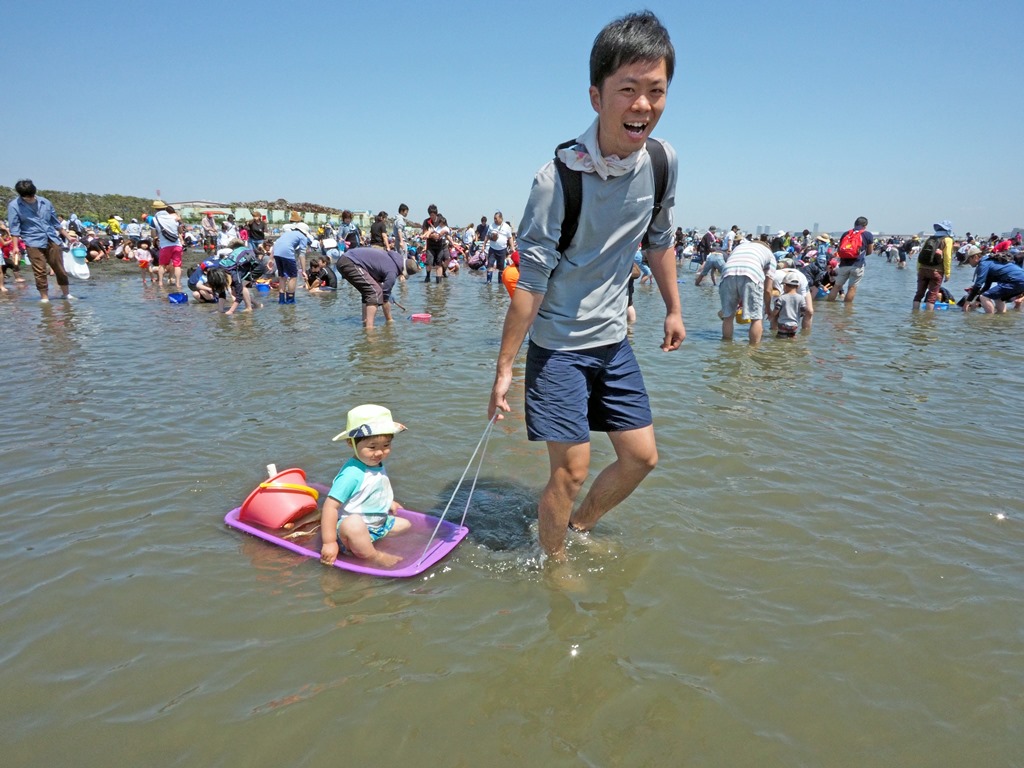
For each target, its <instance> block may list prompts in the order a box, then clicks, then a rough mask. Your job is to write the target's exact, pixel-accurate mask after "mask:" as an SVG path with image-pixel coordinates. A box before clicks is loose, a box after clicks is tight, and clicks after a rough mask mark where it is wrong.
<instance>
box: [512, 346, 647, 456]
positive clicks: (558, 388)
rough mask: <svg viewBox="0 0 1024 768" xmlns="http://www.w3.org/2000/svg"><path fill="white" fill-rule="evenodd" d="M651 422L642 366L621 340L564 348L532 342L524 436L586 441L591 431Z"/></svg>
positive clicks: (554, 441)
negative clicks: (641, 372) (564, 350)
mask: <svg viewBox="0 0 1024 768" xmlns="http://www.w3.org/2000/svg"><path fill="white" fill-rule="evenodd" d="M653 421H654V420H653V418H652V416H651V403H650V400H649V399H648V397H647V390H646V388H645V387H644V379H643V376H642V375H641V374H640V366H639V365H638V364H637V362H636V357H635V356H634V355H633V347H632V346H631V345H630V344H629V342H628V341H626V340H625V339H623V340H622V341H620V342H619V343H617V344H608V345H606V346H603V347H592V348H590V349H578V350H571V351H566V352H554V351H552V350H550V349H544V348H543V347H539V346H537V345H536V344H534V343H533V342H532V341H531V342H530V346H529V348H528V350H527V353H526V435H527V437H528V438H529V439H530V440H543V441H544V442H553V443H587V442H590V433H591V432H621V431H624V430H628V429H641V428H643V427H647V426H650V425H651V424H652V423H653Z"/></svg>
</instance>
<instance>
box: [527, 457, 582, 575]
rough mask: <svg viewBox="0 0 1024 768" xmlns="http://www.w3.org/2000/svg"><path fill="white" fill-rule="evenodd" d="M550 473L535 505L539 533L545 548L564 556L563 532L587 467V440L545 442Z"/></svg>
mask: <svg viewBox="0 0 1024 768" xmlns="http://www.w3.org/2000/svg"><path fill="white" fill-rule="evenodd" d="M547 446H548V461H549V462H550V465H551V475H550V477H549V478H548V484H547V485H546V486H544V490H543V491H541V494H540V502H539V504H538V505H537V521H538V534H539V536H540V545H541V547H542V548H543V550H544V552H545V553H547V554H548V555H549V556H550V557H552V558H553V559H555V560H564V559H565V532H566V530H567V529H568V527H569V517H570V515H571V514H572V505H573V503H574V502H575V501H576V497H577V496H578V495H579V492H580V488H582V487H583V483H584V482H586V479H587V472H588V471H589V469H590V443H548V444H547Z"/></svg>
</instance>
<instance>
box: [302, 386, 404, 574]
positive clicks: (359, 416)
mask: <svg viewBox="0 0 1024 768" xmlns="http://www.w3.org/2000/svg"><path fill="white" fill-rule="evenodd" d="M404 431H405V426H404V425H402V424H399V423H398V422H397V421H395V420H394V419H392V418H391V411H389V410H388V409H387V408H385V407H384V406H381V405H372V404H366V405H360V406H357V407H355V408H353V409H352V410H350V411H349V412H348V418H347V423H346V425H345V431H343V432H340V433H338V434H337V435H335V436H334V440H346V441H348V442H349V443H350V444H351V445H352V450H353V451H354V452H355V456H353V457H352V458H351V459H349V460H348V461H346V462H345V464H344V465H343V466H342V467H341V469H340V470H338V474H337V476H335V478H334V482H333V483H331V489H330V490H329V491H328V492H327V498H326V499H325V500H324V506H323V510H322V511H321V513H320V536H321V538H322V539H323V545H322V546H321V548H320V562H321V563H323V564H324V565H333V564H334V561H335V560H337V559H338V555H339V554H352V555H355V556H356V557H358V558H359V559H361V560H369V561H371V562H372V563H373V564H374V565H378V566H382V567H385V568H387V567H390V566H392V565H394V564H395V563H397V562H399V561H400V560H401V558H400V557H398V556H396V555H391V554H388V553H386V552H381V551H380V550H379V549H377V548H376V547H374V545H373V543H374V542H375V541H378V540H379V539H382V538H384V537H385V536H387V535H388V534H398V533H401V532H402V531H406V530H408V529H409V527H410V523H409V521H408V520H406V519H405V518H402V517H395V512H396V511H397V510H398V509H400V508H401V507H400V505H399V503H398V502H397V501H395V494H394V491H393V490H392V489H391V480H390V479H389V478H388V473H387V471H386V470H385V469H384V459H386V458H387V457H388V455H390V453H391V441H392V440H393V439H394V436H395V435H396V434H398V433H399V432H404ZM339 539H341V545H340V546H339V544H338V540H339Z"/></svg>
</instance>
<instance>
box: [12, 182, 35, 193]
mask: <svg viewBox="0 0 1024 768" xmlns="http://www.w3.org/2000/svg"><path fill="white" fill-rule="evenodd" d="M14 191H15V192H17V193H18V197H35V194H36V185H35V184H33V183H32V179H19V180H18V183H17V184H15V185H14Z"/></svg>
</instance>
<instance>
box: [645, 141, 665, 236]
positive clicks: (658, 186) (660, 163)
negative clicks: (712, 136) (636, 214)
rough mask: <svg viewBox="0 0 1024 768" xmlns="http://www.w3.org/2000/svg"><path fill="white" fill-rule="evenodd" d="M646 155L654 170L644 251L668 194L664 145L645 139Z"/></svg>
mask: <svg viewBox="0 0 1024 768" xmlns="http://www.w3.org/2000/svg"><path fill="white" fill-rule="evenodd" d="M647 153H648V154H649V155H650V156H651V168H652V169H653V170H654V212H653V213H652V214H651V223H650V224H648V225H647V231H646V232H645V233H644V239H643V242H642V243H641V247H642V248H644V249H645V250H646V249H647V248H649V247H650V244H651V242H650V241H651V227H653V226H654V220H655V219H656V218H658V214H659V213H661V209H662V206H663V204H664V202H665V193H666V192H668V153H667V152H666V151H665V145H664V144H662V143H661V142H660V141H658V140H656V139H647Z"/></svg>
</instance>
